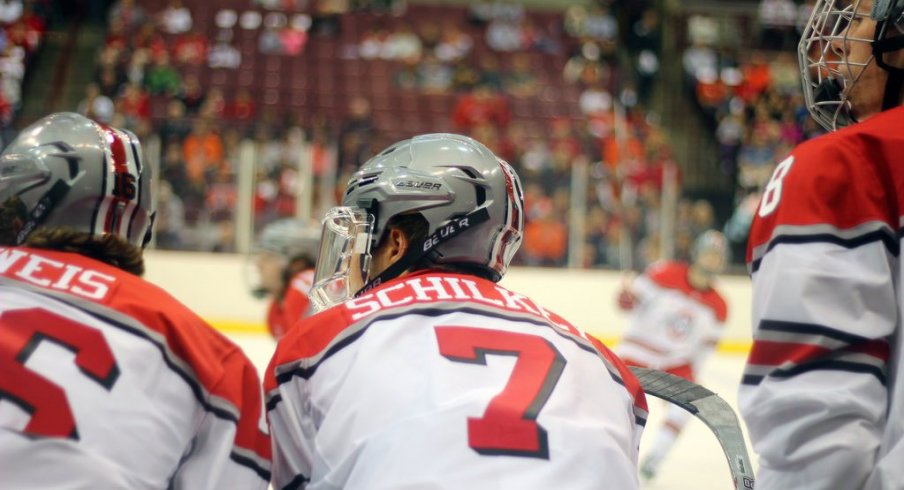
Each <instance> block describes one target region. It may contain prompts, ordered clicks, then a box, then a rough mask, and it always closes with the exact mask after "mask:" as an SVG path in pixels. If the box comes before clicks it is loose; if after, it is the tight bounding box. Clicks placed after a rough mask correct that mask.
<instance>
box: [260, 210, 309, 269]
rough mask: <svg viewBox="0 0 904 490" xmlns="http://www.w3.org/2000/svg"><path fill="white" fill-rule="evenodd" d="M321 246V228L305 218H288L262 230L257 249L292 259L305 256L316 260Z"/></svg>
mask: <svg viewBox="0 0 904 490" xmlns="http://www.w3.org/2000/svg"><path fill="white" fill-rule="evenodd" d="M319 247H320V229H319V228H318V227H315V226H312V225H311V224H309V223H306V222H305V221H303V220H299V219H293V218H286V219H280V220H277V221H274V222H272V223H270V224H268V225H267V226H265V227H264V229H263V230H261V233H260V235H259V236H258V239H257V246H256V248H257V250H258V251H260V252H269V253H272V254H275V255H279V256H282V257H285V258H286V259H292V258H293V257H298V256H303V257H308V258H309V259H310V260H312V261H313V260H314V258H315V257H317V252H318V250H319Z"/></svg>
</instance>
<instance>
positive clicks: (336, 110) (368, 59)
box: [78, 0, 802, 269]
mask: <svg viewBox="0 0 904 490" xmlns="http://www.w3.org/2000/svg"><path fill="white" fill-rule="evenodd" d="M652 3H653V2H648V1H643V0H635V1H631V2H614V1H611V0H597V1H596V2H594V3H593V4H591V5H589V6H572V7H569V8H568V9H566V10H565V11H564V12H555V13H550V12H534V11H531V10H526V9H525V8H524V7H523V6H521V5H517V4H515V3H514V2H509V1H497V0H485V1H482V2H478V3H475V4H472V5H470V6H468V7H451V6H430V7H425V6H417V5H406V4H405V3H404V2H399V1H396V2H376V1H374V2H363V1H362V2H352V3H351V4H346V3H345V2H335V1H320V2H317V1H303V0H298V1H290V2H286V1H278V2H277V1H269V2H268V1H263V0H257V1H254V2H252V1H250V0H249V1H248V2H229V5H230V6H229V7H223V8H199V7H198V6H199V5H201V3H199V2H197V1H196V0H168V1H167V2H165V3H161V4H157V3H155V2H142V1H137V0H118V1H116V2H115V3H114V4H113V6H112V8H111V9H110V10H109V14H108V32H107V35H106V38H105V42H104V43H103V45H102V46H101V47H100V48H99V50H98V53H97V57H96V67H95V75H94V80H93V82H92V83H91V84H89V85H88V86H87V87H85V93H84V97H83V100H82V101H81V102H80V103H79V104H78V111H79V112H82V113H83V114H86V115H88V116H91V117H94V118H96V119H97V120H99V121H102V122H108V123H110V124H113V125H115V126H120V127H125V128H129V129H131V130H133V131H134V132H136V133H137V134H138V135H139V136H141V137H145V138H147V137H148V136H151V135H155V136H159V141H160V162H161V173H162V177H163V178H162V179H161V183H160V206H159V207H160V212H159V216H158V227H157V229H158V233H157V242H156V246H157V247H159V248H169V249H187V250H208V251H234V250H235V248H236V239H235V237H236V230H235V226H236V206H237V203H238V195H239V189H238V178H239V175H240V174H241V173H243V172H245V173H246V174H247V173H250V174H251V175H253V176H254V185H253V198H252V201H253V222H254V227H255V229H256V230H259V229H260V228H261V227H263V226H264V225H266V224H267V223H269V222H272V221H274V220H276V219H279V218H281V217H286V216H293V215H295V214H296V213H297V212H298V210H299V203H298V202H297V199H296V196H297V195H298V192H300V191H301V189H305V191H304V192H309V193H312V194H313V195H314V197H313V199H312V200H311V201H312V202H313V203H314V209H312V210H311V213H312V215H313V216H317V215H319V213H320V212H322V211H323V208H324V207H326V206H329V205H332V204H333V203H334V202H335V201H336V200H337V199H338V198H339V196H337V195H336V190H335V189H336V188H341V187H342V186H343V185H344V183H345V181H346V180H347V178H348V176H349V175H350V174H351V173H352V172H353V171H355V169H357V168H358V167H359V166H360V164H361V163H363V161H364V160H365V159H367V158H368V157H369V156H371V155H373V154H374V153H376V152H377V151H379V150H381V149H382V148H383V147H385V146H386V145H388V144H390V143H392V142H394V141H396V140H399V139H403V138H405V137H408V136H410V135H413V134H417V133H423V132H435V131H454V132H459V133H463V134H468V135H471V136H473V137H475V138H476V139H478V140H480V141H482V142H483V143H485V144H487V146H489V147H490V148H491V149H493V150H494V151H495V152H497V154H499V155H501V156H503V157H504V158H506V159H507V160H508V161H510V162H511V163H512V164H513V165H514V166H515V168H516V169H517V170H518V171H519V174H520V175H521V176H522V179H523V181H524V189H525V194H526V196H525V197H526V201H527V216H526V218H527V223H526V230H525V233H526V235H527V240H526V242H525V245H524V247H522V251H521V252H520V253H519V255H518V257H516V259H515V263H519V264H525V265H539V266H561V265H565V264H567V263H569V262H571V263H574V264H577V265H579V266H582V267H611V268H636V269H640V268H643V267H644V266H646V265H647V264H649V263H650V262H651V261H653V260H656V259H658V258H660V257H662V255H663V252H664V250H665V249H664V248H663V247H664V246H665V245H666V243H668V244H669V249H668V251H669V253H670V254H671V255H672V256H674V257H675V258H678V259H687V258H689V254H690V244H691V243H693V240H694V238H695V237H696V235H697V234H698V233H699V232H700V231H701V230H706V229H709V228H712V227H714V226H718V223H715V219H716V218H715V215H716V213H715V212H714V210H713V208H712V205H711V204H710V203H709V202H707V201H705V200H698V201H691V200H688V199H682V198H681V176H680V172H679V171H678V165H677V164H676V162H675V160H674V155H673V152H672V148H671V146H670V144H669V141H668V138H667V137H666V134H665V131H664V129H663V128H662V127H661V125H660V124H659V120H658V116H657V114H656V113H655V112H652V111H650V110H649V107H650V104H651V97H652V95H653V87H654V84H655V82H656V80H657V78H658V76H659V70H660V63H661V59H660V58H661V56H662V54H661V44H662V27H661V20H660V18H659V17H658V15H657V12H656V10H655V9H654V8H653V6H652ZM350 19H351V20H350ZM352 21H354V23H353V24H351V25H352V28H349V22H352ZM249 39H251V40H253V45H251V44H249V42H251V41H249ZM249 46H250V48H249ZM324 47H329V49H330V50H329V51H324V49H325V48H324ZM698 48H700V49H704V50H705V49H709V50H710V51H709V52H710V53H712V54H713V56H709V55H708V54H707V53H703V54H702V55H700V54H695V53H694V49H698ZM249 49H251V51H249ZM314 53H316V56H317V57H315V54H314ZM323 53H327V54H326V55H324V54H323ZM722 54H723V53H720V52H719V49H718V48H717V47H715V46H714V45H713V44H712V43H710V44H709V45H708V46H707V45H706V43H700V45H699V46H698V45H697V44H695V46H694V47H693V48H691V49H689V50H688V53H687V55H686V60H685V61H686V66H692V67H694V68H693V70H692V71H689V73H688V79H689V80H696V82H694V83H696V84H699V85H701V87H700V88H699V89H697V90H696V92H697V93H698V94H702V95H701V96H700V106H701V108H702V109H703V110H706V111H708V114H711V117H712V120H713V125H714V129H715V128H718V131H719V134H720V136H719V138H720V143H721V142H722V141H723V139H724V143H725V145H724V148H723V151H724V161H723V168H725V169H726V171H735V170H731V169H733V168H736V169H740V168H747V166H748V165H757V164H756V163H750V164H748V162H754V161H756V162H760V163H759V164H760V165H765V161H766V160H767V158H766V157H765V156H764V154H758V153H757V152H756V151H754V149H755V148H756V147H754V146H753V145H754V143H753V141H754V140H753V138H752V136H751V137H748V136H747V134H748V133H751V135H752V134H753V132H751V131H749V130H748V126H750V127H752V125H754V122H756V121H761V123H760V124H756V126H757V127H758V128H760V129H759V130H758V131H757V132H755V133H756V134H762V135H766V136H768V137H770V138H771V137H772V136H773V133H775V132H776V131H777V132H778V134H779V136H777V137H778V138H779V140H777V141H782V142H784V141H785V140H784V139H782V138H798V136H793V135H790V134H786V133H788V131H785V130H784V129H783V126H782V125H781V120H782V118H784V117H785V116H786V114H785V113H784V112H785V111H783V112H782V113H780V114H778V116H779V118H778V122H776V121H774V119H775V118H774V117H773V116H775V111H776V110H778V106H779V105H780V104H781V101H780V99H779V97H781V96H782V94H787V96H788V97H791V95H790V92H783V91H784V90H786V89H787V87H786V86H785V85H781V84H777V85H774V86H773V85H770V86H769V88H768V89H761V87H756V88H751V89H750V90H748V92H747V93H746V95H743V96H742V95H739V94H735V93H734V90H735V89H734V88H730V89H725V90H723V92H724V93H723V94H722V95H721V96H713V95H707V93H708V91H707V88H706V87H702V85H704V84H705V82H704V81H706V80H709V79H707V78H706V74H705V73H703V72H705V69H701V67H703V66H704V65H706V63H708V62H709V60H711V61H712V63H710V64H709V65H708V66H709V68H712V69H714V70H716V73H719V74H720V75H721V74H724V73H725V72H726V71H727V72H729V73H730V72H731V69H735V70H736V71H737V72H739V73H746V72H745V70H748V71H750V72H751V73H753V72H755V71H756V70H755V69H748V68H745V66H747V65H750V66H751V67H759V66H760V65H762V64H763V63H765V62H763V61H762V60H757V59H751V60H744V61H745V63H746V65H741V64H738V63H736V62H735V61H731V62H729V61H728V60H727V58H725V57H723V56H722ZM324 56H329V57H330V58H329V59H328V60H326V61H325V60H324V59H323V57H324ZM698 58H699V59H698ZM700 59H704V61H703V62H701V61H700ZM280 60H282V61H280ZM296 60H313V61H304V62H302V61H296ZM326 62H328V64H327V63H326ZM280 63H281V64H280ZM728 63H736V66H732V67H730V66H729V65H728ZM757 63H759V64H757ZM785 63H787V60H785ZM262 65H263V68H262ZM792 65H793V60H792ZM271 66H278V67H281V69H282V71H269V70H270V67H271ZM326 66H329V69H330V70H331V71H329V72H326V71H324V70H326V68H325V67H326ZM286 67H292V68H291V74H288V73H287V71H289V70H287V68H286ZM726 69H727V70H726ZM312 70H313V71H312ZM321 71H323V72H322V73H321ZM264 72H265V73H264ZM775 72H779V70H778V69H776V70H775ZM262 73H264V79H265V80H264V83H265V84H266V85H264V86H265V87H268V90H266V91H265V90H259V89H257V87H258V85H256V83H258V82H257V81H256V82H255V84H250V83H244V81H247V79H246V77H251V76H256V77H257V80H259V79H260V78H261V77H260V75H261V74H262ZM296 73H297V74H300V75H298V76H301V77H303V79H298V81H296V79H295V78H294V77H296ZM335 73H340V74H346V73H363V74H364V75H363V76H358V77H347V78H345V79H342V78H341V77H340V79H337V78H333V77H334V75H333V74H335ZM274 76H276V77H278V78H279V79H280V82H279V83H282V84H284V85H283V86H282V88H279V89H278V90H280V91H281V92H279V94H281V95H282V96H283V98H282V99H279V100H278V101H277V102H274V101H273V100H271V98H272V96H271V95H270V94H271V93H272V90H269V88H270V87H273V86H275V82H274V84H270V83H269V82H267V80H266V78H267V77H274ZM380 77H384V78H385V80H384V78H380ZM729 78H730V75H729ZM742 78H743V77H742ZM777 78H780V77H778V76H776V75H773V76H772V78H770V80H772V79H777ZM717 79H718V80H722V77H721V76H720V77H717ZM236 81H237V83H236ZM384 82H385V86H384V85H383V83H384ZM770 83H771V82H770ZM285 84H289V85H290V90H293V92H292V97H293V98H292V99H291V100H292V103H288V104H287V103H285V100H286V97H285V95H286V90H287V89H286V88H285ZM292 84H294V85H304V84H307V87H308V88H306V89H305V90H308V91H309V92H305V93H296V91H294V90H295V88H296V87H292ZM723 85H724V83H723ZM312 86H314V87H315V88H310V87H312ZM378 90H379V91H382V92H379V91H378ZM375 92H376V93H375ZM710 92H712V91H710ZM729 94H730V95H729ZM296 96H297V97H296ZM333 96H337V98H336V100H337V102H336V103H335V104H332V105H330V101H331V100H332V99H331V98H330V97H333ZM741 96H742V97H743V98H742V99H741V100H743V101H744V104H743V107H741V109H738V108H737V106H738V104H737V102H733V101H734V99H737V98H738V97H741ZM305 97H307V99H306V100H305V99H304V98H305ZM296 98H297V99H298V100H300V101H301V102H300V103H303V104H306V105H302V106H299V105H298V104H296V103H295V102H296ZM792 116H794V117H795V118H796V117H798V116H799V114H797V113H792ZM795 120H799V119H795ZM412 121H413V122H412ZM726 121H731V122H734V123H736V124H737V125H738V126H739V127H736V128H734V131H735V133H736V134H735V136H734V140H732V135H731V132H732V128H731V127H730V123H729V122H726ZM409 122H410V124H409ZM741 126H742V127H741ZM800 137H802V136H800ZM770 141H772V140H770ZM788 144H791V142H790V140H789V141H788ZM732 145H734V147H733V146H732ZM769 145H772V143H769ZM243 148H248V149H250V150H249V151H250V153H248V152H243ZM249 155H251V156H249ZM770 164H771V160H770ZM242 165H249V166H250V167H251V168H249V169H243V168H240V166H242ZM300 169H307V170H308V171H309V172H310V177H312V179H313V180H312V182H311V184H313V185H306V184H305V182H304V179H306V178H308V176H307V175H301V174H300ZM575 172H578V173H575ZM737 173H738V175H739V176H740V175H741V174H744V175H745V177H744V178H748V177H746V176H747V175H748V173H749V172H746V171H745V170H737ZM581 176H583V177H581ZM739 178H740V177H739ZM749 178H752V179H761V178H762V177H761V176H760V174H758V173H757V172H753V176H752V177H749ZM757 182H759V181H757ZM329 186H332V187H329ZM669 193H671V194H673V195H676V196H677V198H676V200H675V201H674V202H671V203H669V204H668V205H667V206H663V202H662V199H663V196H664V195H667V194H669ZM575 208H576V209H579V210H581V213H578V214H575V213H572V212H571V210H572V209H575ZM664 213H666V214H665V215H664ZM576 216H579V217H576ZM580 216H582V217H580ZM576 219H577V220H580V222H579V223H576V222H575V221H574V220H576ZM665 224H669V225H671V226H664V225H665ZM664 230H665V232H666V233H669V235H668V236H665V237H663V236H662V235H661V234H662V233H663V231H664ZM574 241H577V242H578V243H574Z"/></svg>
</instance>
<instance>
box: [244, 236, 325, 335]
mask: <svg viewBox="0 0 904 490" xmlns="http://www.w3.org/2000/svg"><path fill="white" fill-rule="evenodd" d="M319 247H320V230H319V229H317V228H313V227H311V226H309V225H308V224H307V223H304V222H303V221H301V220H295V219H281V220H279V221H275V222H273V223H270V224H269V225H267V226H265V227H264V229H263V230H262V231H261V234H260V237H259V238H258V243H257V248H258V251H259V254H258V257H257V270H258V274H259V275H260V281H261V286H260V288H259V290H258V292H259V293H263V294H265V295H270V296H271V297H272V301H271V303H270V307H269V308H268V310H267V328H268V329H269V330H270V335H272V336H273V338H274V339H275V340H277V341H278V340H279V339H281V338H282V337H283V335H285V333H286V331H287V330H288V329H289V327H291V326H292V325H294V324H295V323H296V322H298V320H299V319H301V318H302V317H303V316H305V315H308V314H310V313H311V300H310V299H309V298H308V294H309V292H310V290H311V285H312V284H313V282H314V264H315V260H316V259H315V258H316V257H317V252H318V249H319Z"/></svg>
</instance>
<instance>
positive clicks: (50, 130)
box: [0, 112, 154, 247]
mask: <svg viewBox="0 0 904 490" xmlns="http://www.w3.org/2000/svg"><path fill="white" fill-rule="evenodd" d="M12 205H15V206H17V207H18V208H19V209H21V210H22V211H23V213H24V214H23V215H22V216H19V218H20V226H18V227H17V233H16V238H15V242H16V243H17V244H21V243H23V242H24V241H25V239H26V238H27V237H28V235H29V234H31V233H32V232H33V231H34V230H36V229H38V228H41V227H47V228H69V229H73V230H76V231H81V232H85V233H90V234H91V235H98V236H100V235H107V234H113V235H118V236H120V237H122V238H124V239H126V240H127V241H128V242H129V243H131V244H133V245H136V246H139V247H143V246H144V245H146V244H147V243H148V241H149V240H150V236H151V233H150V232H151V225H152V222H153V218H154V201H153V196H152V195H151V168H150V166H149V165H146V164H145V162H144V161H143V155H142V150H141V144H140V143H139V141H138V138H137V137H136V136H135V135H134V134H132V133H131V132H129V131H126V130H122V129H116V128H112V127H109V126H105V125H102V124H98V123H96V122H94V121H92V120H90V119H88V118H86V117H84V116H81V115H79V114H75V113H68V112H63V113H56V114H51V115H49V116H47V117H44V118H43V119H41V120H39V121H37V122H36V123H34V124H32V125H31V126H28V127H27V128H25V129H24V130H22V132H21V133H19V136H18V137H17V138H16V139H15V140H14V141H13V142H12V143H10V145H9V146H8V147H7V148H6V149H5V150H4V151H3V153H2V154H0V206H12Z"/></svg>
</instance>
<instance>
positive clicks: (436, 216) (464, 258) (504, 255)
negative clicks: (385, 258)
mask: <svg viewBox="0 0 904 490" xmlns="http://www.w3.org/2000/svg"><path fill="white" fill-rule="evenodd" d="M408 214H419V215H420V216H422V217H423V218H424V220H425V221H426V223H427V231H426V232H427V236H426V238H425V239H423V240H422V241H420V242H418V243H413V244H412V245H411V247H410V248H409V251H408V253H407V254H406V256H405V257H403V258H402V259H401V260H399V261H398V262H396V263H395V264H393V265H392V266H390V267H389V268H387V269H386V270H385V271H382V272H380V273H379V274H371V273H370V270H369V259H370V250H371V249H373V248H375V247H377V246H378V245H379V244H380V242H381V240H382V239H383V236H384V235H385V234H386V231H387V224H388V223H389V222H390V220H391V219H393V218H394V217H396V216H400V215H408ZM523 229H524V195H523V191H522V188H521V182H520V180H519V179H518V176H517V174H515V171H514V170H513V169H512V167H511V166H510V165H509V164H508V163H506V162H505V161H504V160H502V159H500V158H498V157H497V156H496V155H494V154H493V152H491V151H490V150H489V149H488V148H487V147H486V146H484V145H483V144H481V143H479V142H477V141H475V140H473V139H471V138H469V137H467V136H460V135H455V134H446V133H438V134H425V135H420V136H415V137H413V138H411V139H408V140H404V141H400V142H398V143H396V144H394V145H392V146H390V147H389V148H387V149H385V150H383V151H382V152H380V153H379V154H378V155H377V156H375V157H373V158H371V159H370V160H368V161H367V162H365V163H364V165H363V166H362V167H361V169H360V170H359V171H358V172H356V173H355V174H354V175H353V176H352V178H351V179H350V180H349V183H348V186H347V187H346V191H345V195H344V198H343V201H342V206H341V207H338V208H333V209H332V210H331V211H330V212H329V213H327V216H326V218H325V219H324V231H323V236H322V244H321V252H320V256H319V257H318V263H317V268H316V273H315V283H314V288H313V289H312V298H313V299H314V301H315V303H316V304H317V305H318V307H319V308H320V309H322V308H325V307H328V306H331V305H333V304H337V303H339V302H341V301H344V300H345V299H348V298H349V297H350V296H352V295H353V294H355V293H361V292H363V291H366V290H368V289H370V288H372V287H374V286H376V285H378V284H380V283H382V282H384V281H386V280H389V279H392V278H394V277H397V276H398V275H399V274H401V273H402V272H404V271H405V270H407V269H409V268H410V267H412V266H414V265H415V264H417V263H423V262H424V261H426V262H428V263H432V264H437V265H443V264H457V265H460V266H465V267H469V268H471V269H474V270H480V271H481V272H483V273H484V274H485V275H486V276H487V277H489V278H490V279H492V280H494V281H498V280H500V279H501V278H502V276H503V275H504V274H505V272H506V269H507V268H508V265H509V262H510V261H511V259H512V257H513V256H514V255H515V252H516V251H517V250H518V247H520V245H521V236H522V232H523ZM352 267H357V268H360V270H361V273H362V279H363V281H364V283H365V286H364V287H363V288H362V289H361V290H360V291H351V290H349V287H350V286H349V282H348V280H347V279H348V272H349V270H350V269H351V268H352Z"/></svg>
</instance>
